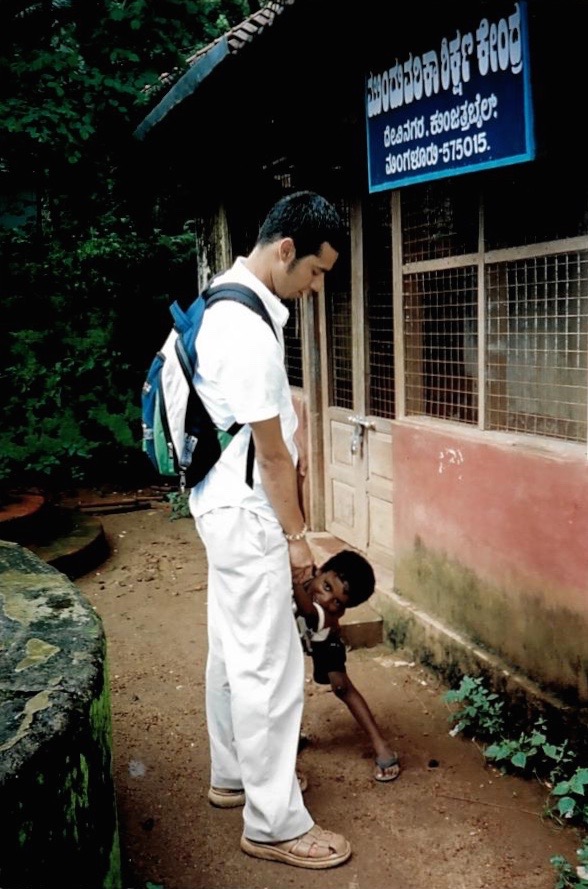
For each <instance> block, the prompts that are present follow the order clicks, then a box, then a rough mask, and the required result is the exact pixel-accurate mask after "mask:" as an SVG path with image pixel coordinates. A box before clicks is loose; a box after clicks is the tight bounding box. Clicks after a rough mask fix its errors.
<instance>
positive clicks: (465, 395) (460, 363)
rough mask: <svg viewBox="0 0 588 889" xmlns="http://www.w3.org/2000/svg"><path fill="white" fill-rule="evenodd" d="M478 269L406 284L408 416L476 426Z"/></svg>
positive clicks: (425, 275)
mask: <svg viewBox="0 0 588 889" xmlns="http://www.w3.org/2000/svg"><path fill="white" fill-rule="evenodd" d="M476 277H477V275H476V269H475V268H472V267H471V266H470V267H466V268H459V269H448V270H443V271H438V272H435V271H432V272H427V273H422V274H416V275H408V276H406V278H405V281H404V293H405V297H404V316H405V329H404V334H405V356H406V413H407V414H408V415H417V414H425V415H427V416H430V417H440V418H442V419H445V420H458V421H461V422H464V423H477V421H478V409H477V389H478V382H477V377H478V370H477V362H478V351H477V349H478V344H477V324H476V312H477V295H476Z"/></svg>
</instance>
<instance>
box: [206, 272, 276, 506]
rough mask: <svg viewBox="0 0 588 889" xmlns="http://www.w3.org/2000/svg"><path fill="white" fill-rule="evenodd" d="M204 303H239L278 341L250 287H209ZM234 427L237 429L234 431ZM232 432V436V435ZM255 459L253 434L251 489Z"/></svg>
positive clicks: (248, 475) (249, 457) (249, 466)
mask: <svg viewBox="0 0 588 889" xmlns="http://www.w3.org/2000/svg"><path fill="white" fill-rule="evenodd" d="M202 296H203V298H204V301H205V303H206V308H208V307H209V306H212V305H214V303H216V302H220V301H221V300H223V299H232V300H233V301H234V302H238V303H241V305H244V306H247V308H249V309H251V311H252V312H255V314H256V315H259V316H260V317H261V318H263V320H264V321H265V322H266V324H269V326H270V328H271V330H272V332H273V335H274V336H275V338H276V339H278V335H277V333H276V329H275V327H274V325H273V324H272V320H271V318H270V316H269V312H268V310H267V309H266V307H265V305H264V304H263V301H262V299H261V298H260V297H259V296H258V295H257V293H256V292H255V291H254V290H252V289H251V288H250V287H246V286H245V284H237V283H234V284H233V283H231V284H216V285H214V284H213V285H212V286H209V287H208V288H207V289H206V290H205V291H204V292H203V294H202ZM235 427H237V428H236V429H235ZM240 428H241V424H237V423H234V424H233V426H231V430H229V431H233V430H234V432H237V431H238V430H239V429H240ZM234 432H233V434H234ZM254 458H255V445H254V442H253V434H252V435H251V438H250V439H249V447H248V449H247V467H246V471H245V482H246V484H247V485H248V486H249V487H250V488H252V487H253V462H254Z"/></svg>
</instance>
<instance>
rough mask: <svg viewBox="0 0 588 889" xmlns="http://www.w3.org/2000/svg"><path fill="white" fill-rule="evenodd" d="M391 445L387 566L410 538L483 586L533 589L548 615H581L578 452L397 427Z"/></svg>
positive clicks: (583, 485)
mask: <svg viewBox="0 0 588 889" xmlns="http://www.w3.org/2000/svg"><path fill="white" fill-rule="evenodd" d="M393 441H394V444H393V460H394V529H395V540H394V548H395V552H396V554H397V558H402V556H403V553H406V552H407V551H409V550H411V549H413V548H414V546H415V542H416V541H417V538H418V539H419V540H420V541H421V542H422V544H423V545H424V546H425V547H427V548H428V549H431V550H434V551H437V552H441V553H443V554H444V555H446V556H448V557H449V558H453V559H455V560H457V561H458V562H459V563H460V564H461V565H464V566H466V567H468V568H470V569H471V570H473V571H474V572H475V573H476V574H477V575H478V576H479V577H480V578H481V579H482V580H483V581H486V582H490V583H494V584H496V585H498V586H500V587H502V588H503V589H512V590H516V588H517V587H522V588H524V589H526V590H527V591H529V590H531V589H536V590H537V591H540V593H541V597H542V598H544V599H545V597H547V599H548V600H549V605H550V606H554V605H558V606H562V605H564V606H567V607H568V608H569V609H570V610H572V611H576V610H579V611H581V612H584V613H585V614H588V463H587V461H586V457H585V455H584V453H583V452H581V449H580V448H578V449H577V451H576V449H575V448H569V452H568V453H563V451H564V450H565V448H561V450H562V453H561V454H559V453H552V452H550V451H549V449H548V448H547V447H546V448H545V449H542V450H538V449H537V448H536V447H535V448H533V447H531V442H530V443H529V445H526V444H525V443H520V444H519V443H517V444H516V446H515V445H509V444H500V443H494V442H489V441H487V440H484V441H482V438H481V436H480V437H479V438H477V437H476V435H475V434H472V433H468V434H467V435H460V434H459V433H456V432H455V431H454V430H451V431H449V430H447V431H445V430H443V431H438V430H437V429H431V428H425V427H421V426H417V425H410V424H403V423H398V424H395V429H394V435H393ZM555 450H557V448H556V449H555ZM546 604H547V603H546Z"/></svg>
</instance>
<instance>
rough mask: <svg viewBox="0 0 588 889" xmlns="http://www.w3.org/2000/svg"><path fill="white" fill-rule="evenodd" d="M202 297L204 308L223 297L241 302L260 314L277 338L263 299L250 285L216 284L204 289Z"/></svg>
mask: <svg viewBox="0 0 588 889" xmlns="http://www.w3.org/2000/svg"><path fill="white" fill-rule="evenodd" d="M203 297H204V300H205V302H206V308H208V307H209V306H212V305H214V304H215V303H216V302H220V301H221V300H223V299H232V300H233V301H234V302H238V303H241V305H243V306H247V308H249V309H251V311H252V312H255V314H256V315H259V316H260V318H263V320H264V321H265V323H266V324H269V326H270V327H271V329H272V331H273V334H274V336H275V337H276V339H277V338H278V335H277V334H276V331H275V328H274V325H273V324H272V320H271V318H270V316H269V313H268V310H267V309H266V307H265V306H264V304H263V301H262V300H261V299H260V297H259V296H258V295H257V293H256V292H255V291H254V290H252V289H251V288H250V287H246V286H245V284H217V285H216V286H213V287H209V288H208V289H207V290H205V291H204V293H203Z"/></svg>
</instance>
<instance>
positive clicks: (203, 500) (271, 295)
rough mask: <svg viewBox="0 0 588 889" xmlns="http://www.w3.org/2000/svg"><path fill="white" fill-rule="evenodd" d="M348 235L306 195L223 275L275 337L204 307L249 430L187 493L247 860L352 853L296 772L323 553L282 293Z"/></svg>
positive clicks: (217, 382)
mask: <svg viewBox="0 0 588 889" xmlns="http://www.w3.org/2000/svg"><path fill="white" fill-rule="evenodd" d="M343 239H344V230H343V227H342V224H341V220H340V217H339V215H338V213H337V211H336V210H335V208H334V207H333V206H332V205H331V204H330V203H329V202H328V201H327V200H325V198H323V197H321V196H320V195H318V194H315V193H314V192H308V191H304V192H296V193H294V194H291V195H288V196H286V197H284V198H282V199H281V200H280V201H278V202H277V204H275V206H274V207H273V208H272V209H271V210H270V212H269V213H268V215H267V217H266V219H265V221H264V223H263V224H262V226H261V228H260V231H259V235H258V238H257V242H256V244H255V246H254V248H253V250H252V251H251V253H250V254H249V255H248V256H246V257H239V258H238V259H237V260H236V262H235V263H234V265H233V266H232V268H231V269H229V270H228V271H226V272H225V273H224V274H222V275H220V276H217V277H216V278H215V282H214V283H215V285H216V284H222V283H240V284H245V285H247V286H248V287H250V288H251V289H253V290H254V291H255V292H256V293H257V294H258V296H259V297H260V298H261V300H262V301H263V303H264V305H265V307H266V309H267V311H268V313H269V316H270V319H271V321H272V325H273V327H274V329H275V334H276V335H274V333H272V331H271V330H270V328H269V326H268V325H267V324H266V323H265V322H264V321H263V319H262V318H260V317H259V316H258V315H256V314H255V313H254V312H252V311H251V310H250V309H249V308H247V307H246V306H243V305H241V304H238V303H235V302H233V301H230V300H226V301H223V302H220V303H217V304H215V305H214V306H211V307H210V308H209V309H207V310H206V312H205V313H204V320H203V322H202V326H201V329H200V332H199V334H198V337H197V351H198V370H197V372H196V375H195V383H196V387H197V389H198V392H199V394H200V396H201V398H202V400H203V402H204V404H205V406H206V408H207V409H208V411H209V412H210V414H211V416H212V419H213V420H214V422H215V423H216V425H217V426H219V427H220V428H223V429H228V428H229V427H230V426H231V425H232V424H233V423H235V422H237V423H243V424H244V425H243V428H242V429H241V430H240V431H239V432H238V433H237V435H236V436H235V438H234V439H233V440H232V442H231V443H230V444H229V446H228V447H227V448H226V449H225V450H224V451H223V453H222V455H221V457H220V459H219V461H218V463H216V465H215V466H214V467H213V468H212V470H211V471H210V473H209V474H208V475H207V476H206V478H204V479H203V481H202V482H200V483H199V484H198V485H196V486H195V487H194V488H193V489H192V491H191V494H190V509H191V512H192V515H193V516H194V518H195V521H196V526H197V529H198V533H199V534H200V537H201V538H202V541H203V543H204V546H205V548H206V553H207V559H208V660H207V667H206V714H207V723H208V733H209V739H210V752H211V786H210V790H209V794H208V798H209V800H210V802H211V803H212V804H213V805H217V806H220V807H230V806H237V805H244V809H243V821H244V830H243V835H242V837H241V848H242V850H243V851H244V852H246V853H247V854H249V855H252V856H254V857H258V858H264V859H268V860H273V861H281V862H283V863H286V864H291V865H294V866H297V867H309V868H321V869H322V868H327V867H334V866H336V865H338V864H342V863H343V862H344V861H347V859H348V858H349V857H350V855H351V847H350V845H349V842H348V841H347V840H346V839H345V838H344V837H342V836H341V835H339V834H334V833H332V832H331V831H328V830H323V829H322V828H320V827H319V826H318V825H317V824H315V823H314V820H313V818H312V816H311V815H310V813H309V812H308V810H307V809H306V807H305V805H304V802H303V799H302V793H301V788H300V784H299V781H298V780H297V776H296V753H297V749H298V739H299V732H300V724H301V719H302V706H303V691H304V663H303V653H302V649H301V646H300V640H299V637H298V632H297V627H296V622H295V619H294V615H293V613H292V607H291V601H292V583H293V582H296V583H304V582H305V581H306V580H308V579H309V578H310V577H311V575H312V571H313V557H312V553H311V550H310V547H309V545H308V542H307V540H306V532H307V528H306V524H305V521H304V515H303V513H302V510H301V505H300V502H299V497H298V486H297V475H296V464H297V460H298V455H297V451H296V446H295V444H294V434H295V431H296V426H297V417H296V413H295V410H294V406H293V403H292V398H291V393H290V386H289V383H288V378H287V375H286V369H285V366H284V338H283V327H284V324H285V323H286V320H287V318H288V310H287V308H286V307H285V305H283V303H282V300H288V299H298V298H300V297H302V296H304V295H305V294H309V293H318V292H319V290H320V289H321V287H322V286H323V280H324V276H325V274H326V273H327V272H329V271H330V270H331V269H332V268H333V266H334V264H335V262H336V260H337V257H338V254H339V251H340V248H341V244H342V243H343ZM251 440H252V442H253V447H254V452H253V453H254V456H255V459H254V463H253V467H252V472H251V467H250V466H249V471H248V462H250V460H249V461H248V455H249V457H250V456H251V451H250V442H251Z"/></svg>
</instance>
